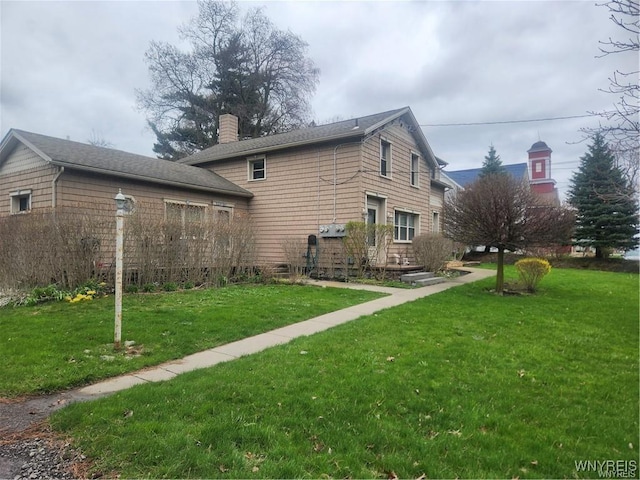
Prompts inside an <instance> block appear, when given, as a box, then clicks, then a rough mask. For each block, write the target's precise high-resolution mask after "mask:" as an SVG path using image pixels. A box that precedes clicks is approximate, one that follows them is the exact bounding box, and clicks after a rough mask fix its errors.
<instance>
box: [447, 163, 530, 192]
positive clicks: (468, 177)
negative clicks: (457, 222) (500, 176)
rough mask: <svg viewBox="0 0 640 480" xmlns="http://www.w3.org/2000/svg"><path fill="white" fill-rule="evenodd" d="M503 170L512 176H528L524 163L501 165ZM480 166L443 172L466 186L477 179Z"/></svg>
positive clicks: (480, 169) (462, 185)
mask: <svg viewBox="0 0 640 480" xmlns="http://www.w3.org/2000/svg"><path fill="white" fill-rule="evenodd" d="M502 166H503V167H504V169H505V171H506V172H507V173H508V174H510V175H511V176H512V177H514V178H528V177H527V175H528V170H527V164H526V163H513V164H511V165H502ZM481 171H482V168H470V169H468V170H456V171H453V172H446V171H445V172H444V173H445V175H447V176H448V177H449V178H450V179H451V180H453V181H454V182H456V183H457V184H458V185H460V186H461V187H466V186H467V185H469V184H470V183H473V182H475V181H476V180H477V178H478V175H479V174H480V172H481Z"/></svg>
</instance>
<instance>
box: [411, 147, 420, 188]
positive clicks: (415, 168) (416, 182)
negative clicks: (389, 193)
mask: <svg viewBox="0 0 640 480" xmlns="http://www.w3.org/2000/svg"><path fill="white" fill-rule="evenodd" d="M410 168H411V173H410V175H411V186H412V187H419V186H420V176H419V170H420V156H419V155H416V154H415V153H411V165H410Z"/></svg>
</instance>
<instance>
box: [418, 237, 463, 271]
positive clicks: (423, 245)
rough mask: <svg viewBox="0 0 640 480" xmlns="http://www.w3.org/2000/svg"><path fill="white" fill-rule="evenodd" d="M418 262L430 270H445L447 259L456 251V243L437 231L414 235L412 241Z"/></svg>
mask: <svg viewBox="0 0 640 480" xmlns="http://www.w3.org/2000/svg"><path fill="white" fill-rule="evenodd" d="M411 245H412V247H413V255H414V256H415V258H416V262H417V263H418V264H419V265H422V266H423V267H424V269H425V270H427V271H429V272H438V271H440V270H443V269H444V267H445V265H446V263H447V260H449V259H450V258H451V256H452V255H453V254H454V252H455V251H456V247H455V246H454V243H453V242H452V241H451V240H449V239H448V238H445V237H443V236H442V235H439V234H437V233H427V234H423V235H418V236H417V237H414V239H413V241H412V242H411Z"/></svg>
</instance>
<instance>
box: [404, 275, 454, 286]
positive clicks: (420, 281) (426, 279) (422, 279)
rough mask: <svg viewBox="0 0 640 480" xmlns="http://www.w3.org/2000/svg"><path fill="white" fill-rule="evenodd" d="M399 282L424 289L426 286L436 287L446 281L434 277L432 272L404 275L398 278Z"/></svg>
mask: <svg viewBox="0 0 640 480" xmlns="http://www.w3.org/2000/svg"><path fill="white" fill-rule="evenodd" d="M400 280H401V281H402V282H404V283H409V284H411V285H420V286H422V287H426V286H427V285H437V284H438V283H443V282H445V281H446V279H445V278H443V277H436V276H435V274H434V273H433V272H416V273H406V274H404V275H401V276H400Z"/></svg>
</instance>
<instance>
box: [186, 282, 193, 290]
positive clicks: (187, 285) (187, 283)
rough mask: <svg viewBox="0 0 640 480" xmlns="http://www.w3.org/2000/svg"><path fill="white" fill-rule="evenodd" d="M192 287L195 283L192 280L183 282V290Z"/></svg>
mask: <svg viewBox="0 0 640 480" xmlns="http://www.w3.org/2000/svg"><path fill="white" fill-rule="evenodd" d="M193 287H195V284H194V283H193V282H189V281H186V282H184V285H183V288H184V289H185V290H191V289H192V288H193Z"/></svg>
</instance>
